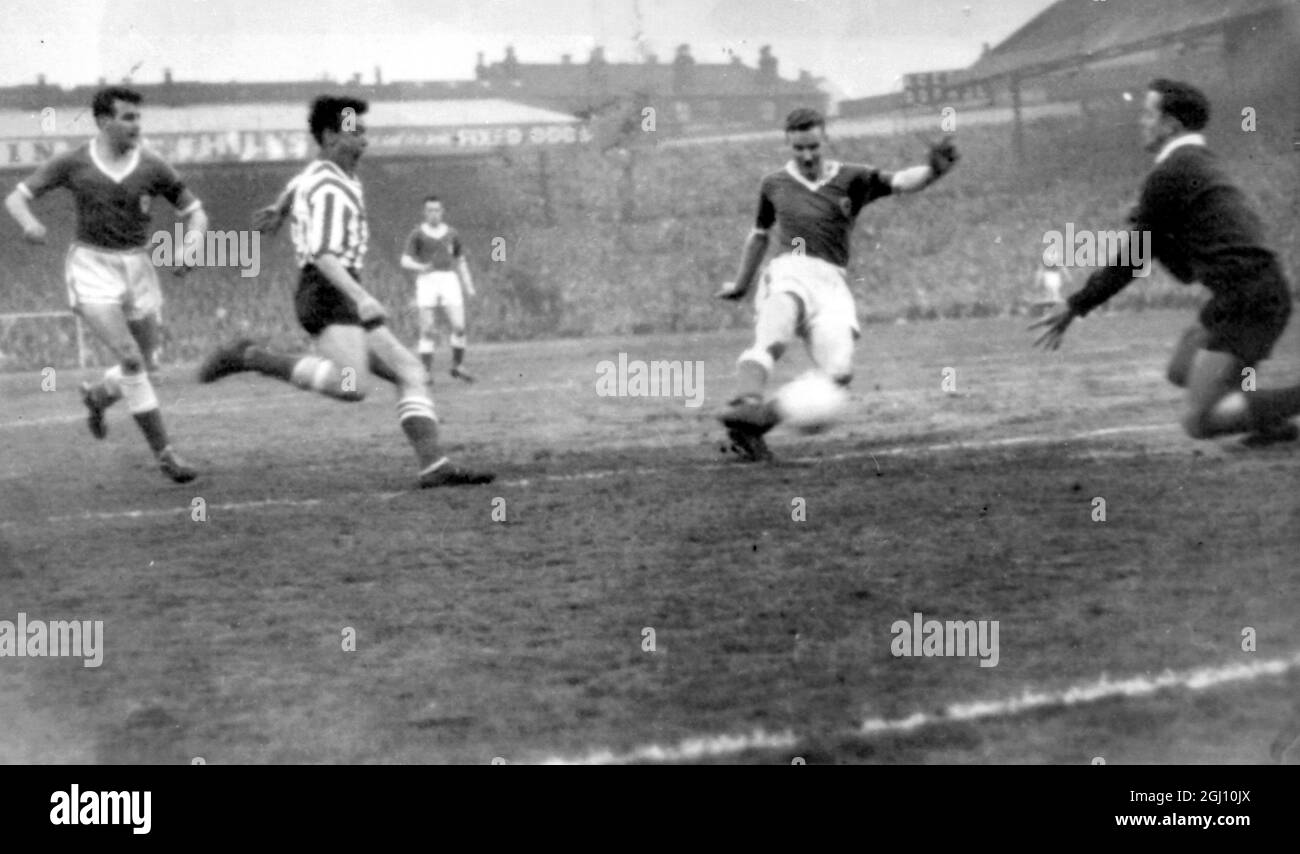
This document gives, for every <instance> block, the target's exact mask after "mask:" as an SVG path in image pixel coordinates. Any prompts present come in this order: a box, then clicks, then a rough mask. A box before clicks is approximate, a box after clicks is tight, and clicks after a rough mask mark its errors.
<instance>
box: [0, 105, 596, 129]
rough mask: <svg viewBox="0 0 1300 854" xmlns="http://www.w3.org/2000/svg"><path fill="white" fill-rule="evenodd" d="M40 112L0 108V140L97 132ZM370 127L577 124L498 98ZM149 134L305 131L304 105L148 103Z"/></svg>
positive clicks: (381, 117) (383, 111)
mask: <svg viewBox="0 0 1300 854" xmlns="http://www.w3.org/2000/svg"><path fill="white" fill-rule="evenodd" d="M41 118H42V116H41V114H40V113H39V112H35V111H28V110H0V139H13V138H15V137H31V136H38V135H41V134H63V135H74V134H85V135H89V134H92V133H94V132H95V122H94V118H93V117H92V116H91V113H90V107H89V106H86V107H84V108H78V109H70V108H65V109H59V110H55V112H54V119H55V123H56V124H55V127H54V128H43V127H42V126H41ZM365 119H366V124H367V126H369V127H371V128H388V127H394V128H395V127H402V128H409V127H429V128H436V127H453V126H454V127H468V126H474V125H480V126H483V127H492V126H494V125H545V124H576V123H577V122H578V119H576V118H575V117H573V116H570V115H568V114H566V113H559V112H556V111H554V110H545V109H541V108H538V107H530V106H528V105H526V104H516V103H512V102H510V101H505V100H502V99H499V98H479V99H473V100H468V99H466V100H449V101H400V102H387V103H385V102H377V103H372V104H371V105H370V111H369V112H368V113H366V116H365ZM143 128H144V131H145V134H146V135H148V134H158V133H193V132H225V131H231V130H236V131H305V130H306V129H307V107H306V104H302V103H298V102H293V103H263V104H196V105H192V106H186V107H163V106H150V105H149V104H148V103H147V102H146V103H145V105H144V118H143Z"/></svg>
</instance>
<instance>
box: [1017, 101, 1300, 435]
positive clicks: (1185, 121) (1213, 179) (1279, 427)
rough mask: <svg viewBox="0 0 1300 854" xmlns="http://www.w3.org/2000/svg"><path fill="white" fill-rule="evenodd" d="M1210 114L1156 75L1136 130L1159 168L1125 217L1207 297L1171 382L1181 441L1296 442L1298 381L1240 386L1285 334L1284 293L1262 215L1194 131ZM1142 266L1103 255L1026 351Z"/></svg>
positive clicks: (1052, 338)
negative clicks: (1176, 393)
mask: <svg viewBox="0 0 1300 854" xmlns="http://www.w3.org/2000/svg"><path fill="white" fill-rule="evenodd" d="M1209 117H1210V104H1209V101H1208V100H1207V99H1206V97H1205V95H1204V94H1202V93H1201V91H1200V90H1198V89H1197V88H1195V87H1194V86H1191V85H1189V84H1187V83H1179V82H1175V81H1171V80H1155V81H1153V82H1152V83H1151V85H1150V87H1149V91H1148V92H1147V93H1146V101H1145V103H1144V105H1143V109H1142V114H1141V118H1140V119H1139V123H1138V124H1139V132H1140V134H1141V139H1142V145H1143V147H1144V148H1145V149H1146V150H1147V151H1149V152H1151V153H1153V154H1155V162H1156V165H1155V168H1154V169H1153V170H1152V171H1151V173H1150V174H1149V175H1148V176H1147V178H1146V181H1145V183H1144V184H1143V186H1142V194H1141V200H1140V201H1139V202H1138V205H1137V207H1136V208H1135V209H1134V210H1133V212H1132V214H1131V215H1130V219H1131V221H1132V226H1131V228H1132V229H1133V231H1134V232H1136V233H1142V232H1146V233H1149V234H1150V235H1151V254H1152V255H1153V256H1154V257H1155V259H1156V260H1158V261H1159V262H1160V263H1161V264H1163V265H1164V266H1165V267H1166V268H1167V269H1168V270H1169V272H1170V273H1171V274H1173V275H1174V276H1175V277H1176V278H1177V279H1178V280H1179V281H1181V282H1183V283H1185V284H1190V283H1192V282H1201V283H1202V284H1204V285H1205V286H1206V287H1207V288H1209V290H1210V294H1211V296H1210V301H1209V302H1208V303H1206V305H1205V307H1204V308H1203V309H1202V310H1201V313H1200V318H1199V320H1198V322H1197V323H1196V325H1194V326H1192V327H1191V328H1190V329H1188V330H1187V331H1186V332H1185V333H1184V334H1183V336H1182V339H1181V340H1180V341H1179V342H1178V346H1177V347H1176V348H1175V350H1174V355H1173V359H1172V360H1171V361H1170V363H1169V370H1168V378H1169V381H1170V382H1172V383H1173V384H1174V385H1176V386H1179V387H1180V388H1185V389H1187V406H1186V410H1185V413H1184V415H1183V429H1185V430H1186V431H1187V434H1188V435H1189V436H1191V437H1193V438H1196V439H1208V438H1211V437H1214V436H1219V435H1224V434H1229V433H1250V434H1251V435H1250V436H1248V437H1247V443H1248V444H1268V443H1271V442H1278V441H1294V440H1295V439H1296V438H1298V437H1300V428H1297V427H1296V425H1295V424H1294V423H1292V422H1291V421H1290V420H1289V419H1290V418H1291V417H1293V416H1294V415H1296V414H1297V413H1300V386H1291V387H1288V388H1280V389H1269V390H1258V391H1250V392H1246V391H1244V390H1243V381H1242V377H1243V376H1245V375H1247V372H1246V370H1245V369H1246V368H1250V367H1253V366H1254V365H1256V364H1258V363H1259V362H1261V361H1263V360H1264V359H1266V358H1268V355H1269V353H1270V352H1271V351H1272V349H1273V345H1274V344H1275V343H1276V342H1277V340H1278V338H1280V337H1281V335H1282V331H1283V330H1284V329H1285V328H1286V323H1287V319H1288V317H1289V316H1290V314H1291V290H1290V286H1289V285H1288V284H1287V280H1286V277H1285V275H1284V274H1283V272H1282V267H1281V264H1280V263H1279V262H1278V259H1277V256H1276V255H1275V254H1274V253H1273V251H1272V250H1271V249H1270V248H1268V246H1267V244H1266V243H1265V240H1264V228H1263V225H1262V224H1261V222H1260V218H1259V215H1258V214H1257V213H1256V212H1255V210H1254V208H1253V207H1252V206H1251V204H1250V202H1249V201H1248V200H1247V198H1246V196H1245V194H1244V193H1242V191H1241V190H1240V189H1238V188H1237V187H1236V185H1234V184H1233V183H1232V182H1231V181H1230V180H1229V179H1228V176H1227V175H1226V173H1225V172H1224V171H1223V168H1222V167H1221V166H1220V165H1219V161H1218V158H1217V157H1216V156H1215V155H1214V153H1213V152H1212V151H1210V149H1209V148H1207V147H1206V144H1205V137H1204V136H1202V135H1201V133H1200V131H1201V130H1202V129H1203V128H1204V127H1205V125H1206V124H1207V123H1208V121H1209ZM1125 254H1127V253H1125ZM1120 257H1123V255H1121V256H1120ZM1139 267H1140V265H1138V264H1137V263H1136V261H1134V262H1132V263H1129V264H1122V263H1118V262H1117V261H1116V260H1114V259H1112V261H1111V264H1110V266H1107V267H1103V268H1101V269H1099V270H1097V271H1096V272H1094V273H1093V274H1092V275H1091V276H1089V278H1088V282H1087V284H1086V285H1085V286H1084V288H1083V289H1082V290H1080V291H1078V292H1077V293H1075V294H1074V295H1072V296H1071V297H1070V298H1069V299H1068V300H1067V301H1066V303H1065V305H1064V307H1062V308H1061V309H1060V310H1059V311H1057V312H1055V313H1054V314H1052V315H1051V316H1050V317H1047V318H1045V319H1043V320H1041V321H1039V322H1038V323H1035V324H1034V325H1033V326H1031V327H1030V328H1031V329H1035V328H1045V329H1046V331H1045V332H1044V333H1043V334H1042V335H1041V336H1039V338H1038V340H1037V341H1035V342H1034V343H1035V345H1037V346H1043V347H1045V348H1046V349H1048V350H1055V349H1057V348H1058V347H1060V345H1061V339H1062V338H1063V337H1064V335H1065V331H1066V330H1067V329H1068V328H1069V327H1070V324H1071V322H1073V321H1074V319H1075V318H1076V317H1083V316H1084V315H1086V314H1087V313H1088V312H1089V311H1091V310H1092V309H1094V308H1096V307H1097V306H1099V305H1101V304H1102V303H1104V302H1106V300H1108V299H1110V298H1111V297H1113V296H1114V295H1115V294H1117V293H1119V291H1120V290H1121V289H1123V288H1124V287H1125V286H1126V285H1128V284H1129V282H1131V281H1132V280H1133V276H1134V274H1135V273H1136V272H1137V270H1138V269H1139Z"/></svg>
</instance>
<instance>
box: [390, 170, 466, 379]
mask: <svg viewBox="0 0 1300 854" xmlns="http://www.w3.org/2000/svg"><path fill="white" fill-rule="evenodd" d="M442 217H443V207H442V200H441V199H439V198H438V197H437V196H428V197H426V198H425V200H424V222H423V223H421V224H420V225H418V226H416V228H415V230H414V231H412V232H411V235H410V236H409V237H408V238H407V239H406V251H405V252H403V253H402V269H403V270H410V271H412V272H414V273H416V274H417V275H416V277H415V305H416V308H417V309H418V310H419V312H420V342H419V345H418V346H417V348H416V351H417V352H418V353H419V354H420V361H421V362H423V363H424V369H425V370H426V371H428V373H429V382H430V384H432V383H433V353H434V336H435V334H436V331H437V329H436V324H435V318H436V312H437V310H438V309H442V311H443V313H444V314H446V316H447V322H448V323H449V324H450V325H451V334H450V336H449V339H448V343H450V344H451V376H452V378H453V379H458V380H463V381H465V382H467V383H472V382H474V378H473V377H472V376H470V375H469V374H467V373H466V372H465V370H464V368H462V367H461V363H462V362H463V361H464V359H465V343H466V339H465V298H466V297H472V296H474V279H473V278H472V277H471V276H470V274H469V264H468V262H466V260H465V251H464V248H463V247H462V246H461V242H460V234H459V233H457V231H456V229H454V228H452V227H451V226H450V225H448V224H447V223H445V222H443V219H442Z"/></svg>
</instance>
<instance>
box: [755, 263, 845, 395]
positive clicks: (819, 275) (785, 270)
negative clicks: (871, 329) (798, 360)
mask: <svg viewBox="0 0 1300 854" xmlns="http://www.w3.org/2000/svg"><path fill="white" fill-rule="evenodd" d="M783 294H791V295H793V296H795V297H797V298H798V300H799V303H800V314H799V319H798V323H797V326H796V327H795V328H794V329H777V328H776V324H775V323H773V322H772V321H771V318H770V317H768V316H766V315H765V307H766V306H767V305H768V304H769V301H770V300H773V299H783V298H784V297H783V296H782V295H783ZM755 308H756V311H757V314H758V317H757V320H756V324H755V326H756V328H757V330H758V338H759V341H758V342H757V343H758V346H759V347H762V348H765V347H767V346H768V345H770V344H774V343H785V341H784V340H781V341H777V340H771V341H769V340H763V339H765V338H773V339H788V338H792V337H796V336H797V337H799V338H802V339H803V340H804V341H805V342H806V343H807V345H808V352H809V354H810V355H811V356H812V358H813V361H814V362H815V363H816V364H817V366H818V367H820V368H821V369H822V370H824V371H826V373H828V374H830V375H831V376H833V377H840V376H850V375H852V373H853V345H854V341H855V340H856V339H857V337H858V335H859V334H860V331H859V327H858V310H857V305H856V304H855V303H854V301H853V292H852V291H850V290H849V284H848V278H847V273H846V272H845V271H844V269H843V268H842V267H837V266H835V265H834V264H831V263H830V262H828V261H822V260H821V259H819V258H813V257H811V256H808V255H790V254H787V255H778V256H777V257H775V258H773V259H772V260H771V261H769V262H768V264H767V269H765V270H764V271H763V275H762V279H761V280H760V282H759V289H758V296H757V301H756V303H755ZM773 316H780V315H773Z"/></svg>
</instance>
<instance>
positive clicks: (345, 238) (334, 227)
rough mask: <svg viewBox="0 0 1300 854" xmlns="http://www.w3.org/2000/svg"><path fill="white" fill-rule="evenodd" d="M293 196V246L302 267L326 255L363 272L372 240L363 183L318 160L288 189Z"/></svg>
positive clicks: (327, 161) (309, 165) (294, 180)
mask: <svg viewBox="0 0 1300 854" xmlns="http://www.w3.org/2000/svg"><path fill="white" fill-rule="evenodd" d="M285 192H286V193H289V194H291V197H292V201H291V204H292V208H291V214H292V216H293V228H292V233H293V246H294V250H295V251H296V252H297V255H298V266H300V267H306V266H307V265H309V264H311V263H312V262H313V261H314V260H315V259H316V257H317V256H319V255H324V254H326V253H328V254H330V255H334V256H336V257H338V259H339V261H340V262H342V264H343V266H344V267H347V268H349V269H352V270H359V269H361V262H362V260H364V258H365V257H366V245H367V243H369V241H370V226H369V225H368V224H367V223H366V203H365V198H364V197H363V196H362V193H361V182H360V181H359V180H357V179H356V178H354V177H353V176H351V175H348V174H347V173H346V172H344V171H343V170H342V169H340V168H339V167H338V165H337V164H335V163H332V162H331V161H329V160H314V161H312V162H311V163H310V164H308V166H307V168H306V169H304V170H303V171H302V172H299V173H298V175H296V176H295V177H294V178H293V180H292V181H290V182H289V186H288V187H287V188H286V190H285Z"/></svg>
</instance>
